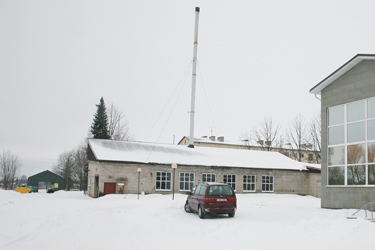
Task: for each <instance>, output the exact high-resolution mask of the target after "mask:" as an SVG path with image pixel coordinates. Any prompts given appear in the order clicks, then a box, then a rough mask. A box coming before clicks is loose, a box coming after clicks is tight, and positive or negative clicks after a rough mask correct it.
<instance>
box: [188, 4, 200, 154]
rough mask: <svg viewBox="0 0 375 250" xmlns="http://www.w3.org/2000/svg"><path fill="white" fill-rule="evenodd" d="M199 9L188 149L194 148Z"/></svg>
mask: <svg viewBox="0 0 375 250" xmlns="http://www.w3.org/2000/svg"><path fill="white" fill-rule="evenodd" d="M199 11H200V10H199V7H195V29H194V52H193V74H192V85H191V108H190V138H189V146H188V147H189V148H194V115H195V85H196V84H195V82H196V77H197V52H198V23H199Z"/></svg>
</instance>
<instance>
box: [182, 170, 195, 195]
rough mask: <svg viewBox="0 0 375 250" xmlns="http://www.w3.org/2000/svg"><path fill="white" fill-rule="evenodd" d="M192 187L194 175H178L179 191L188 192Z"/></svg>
mask: <svg viewBox="0 0 375 250" xmlns="http://www.w3.org/2000/svg"><path fill="white" fill-rule="evenodd" d="M193 187H194V173H180V191H189V190H191V189H192V188H193Z"/></svg>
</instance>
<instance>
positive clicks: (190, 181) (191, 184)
mask: <svg viewBox="0 0 375 250" xmlns="http://www.w3.org/2000/svg"><path fill="white" fill-rule="evenodd" d="M181 174H184V180H183V181H182V182H181ZM185 174H188V176H189V180H188V181H186V180H185V177H186V176H185ZM191 174H193V180H190V175H191ZM179 177H180V179H179V190H180V191H190V190H191V189H192V188H193V187H194V186H195V173H191V172H181V173H180V174H179ZM186 182H188V183H190V184H189V187H190V186H191V188H189V189H181V183H183V187H185V183H186Z"/></svg>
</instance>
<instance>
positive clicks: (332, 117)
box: [328, 105, 344, 126]
mask: <svg viewBox="0 0 375 250" xmlns="http://www.w3.org/2000/svg"><path fill="white" fill-rule="evenodd" d="M342 123H344V105H340V106H335V107H330V108H328V126H332V125H337V124H342Z"/></svg>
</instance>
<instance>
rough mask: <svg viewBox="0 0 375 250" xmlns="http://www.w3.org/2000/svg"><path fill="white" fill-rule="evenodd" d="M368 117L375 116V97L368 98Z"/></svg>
mask: <svg viewBox="0 0 375 250" xmlns="http://www.w3.org/2000/svg"><path fill="white" fill-rule="evenodd" d="M367 118H375V97H373V98H370V99H368V100H367Z"/></svg>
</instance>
